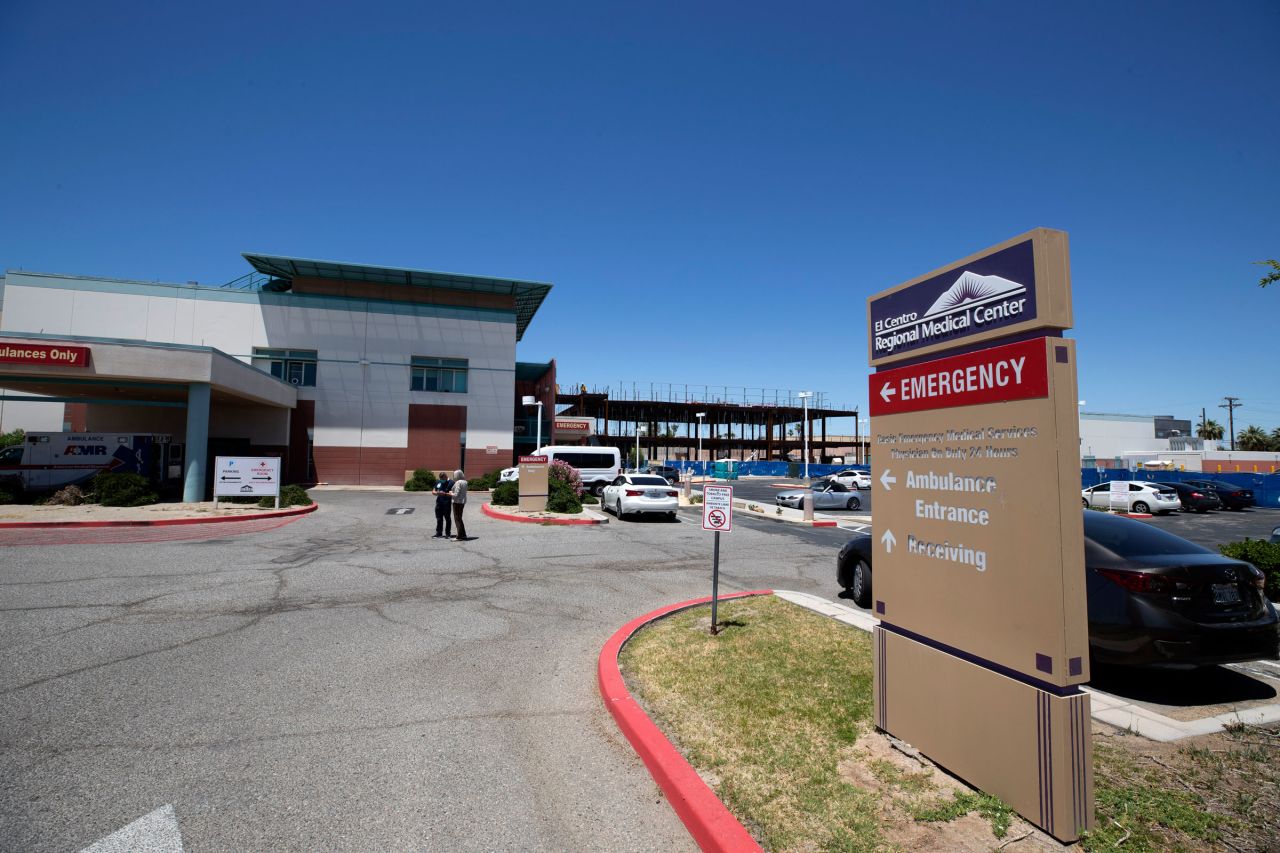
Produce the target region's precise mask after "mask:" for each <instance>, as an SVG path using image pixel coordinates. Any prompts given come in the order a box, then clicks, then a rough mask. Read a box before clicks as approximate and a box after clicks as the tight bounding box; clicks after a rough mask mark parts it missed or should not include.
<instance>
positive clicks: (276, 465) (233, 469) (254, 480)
mask: <svg viewBox="0 0 1280 853" xmlns="http://www.w3.org/2000/svg"><path fill="white" fill-rule="evenodd" d="M213 472H214V473H213V508H214V509H217V508H218V498H230V497H236V498H251V497H259V498H260V497H274V498H275V499H276V509H279V508H280V457H279V456H219V457H217V458H216V460H215V463H214V466H213Z"/></svg>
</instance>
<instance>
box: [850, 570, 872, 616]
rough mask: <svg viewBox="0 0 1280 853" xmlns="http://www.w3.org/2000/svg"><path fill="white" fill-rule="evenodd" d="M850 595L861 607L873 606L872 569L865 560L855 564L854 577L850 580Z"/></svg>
mask: <svg viewBox="0 0 1280 853" xmlns="http://www.w3.org/2000/svg"><path fill="white" fill-rule="evenodd" d="M849 595H850V597H852V598H853V603H854V604H856V605H858V606H859V607H868V606H870V604H871V569H870V568H869V567H868V566H867V564H866V562H865V561H864V560H861V559H859V560H858V561H857V562H856V563H854V566H853V577H851V578H849Z"/></svg>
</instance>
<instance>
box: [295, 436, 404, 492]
mask: <svg viewBox="0 0 1280 853" xmlns="http://www.w3.org/2000/svg"><path fill="white" fill-rule="evenodd" d="M311 453H312V456H313V457H314V458H315V463H316V480H317V481H319V482H321V483H331V484H334V485H344V486H401V485H404V472H405V468H406V465H405V449H404V448H403V447H333V446H321V445H316V446H315V447H314V448H312V451H311Z"/></svg>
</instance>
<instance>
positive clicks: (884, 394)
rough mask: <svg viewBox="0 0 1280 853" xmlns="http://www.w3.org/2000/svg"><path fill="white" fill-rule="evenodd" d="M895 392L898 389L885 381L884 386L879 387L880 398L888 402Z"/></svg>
mask: <svg viewBox="0 0 1280 853" xmlns="http://www.w3.org/2000/svg"><path fill="white" fill-rule="evenodd" d="M897 393H898V389H897V388H894V387H893V385H891V384H890V383H888V382H886V383H884V387H883V388H881V389H880V399H881V400H884V401H885V402H886V403H887V402H889V398H890V397H892V396H893V395H894V394H897Z"/></svg>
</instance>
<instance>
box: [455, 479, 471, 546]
mask: <svg viewBox="0 0 1280 853" xmlns="http://www.w3.org/2000/svg"><path fill="white" fill-rule="evenodd" d="M451 495H452V498H453V526H454V528H455V529H457V531H458V536H457V538H456V539H455V540H454V541H455V542H465V541H466V540H467V539H469V538H470V537H469V536H467V526H466V525H465V524H463V523H462V509H463V507H465V506H466V505H467V480H466V477H465V475H464V474H463V473H462V471H461V470H458V471H454V472H453V488H452V490H451Z"/></svg>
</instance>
